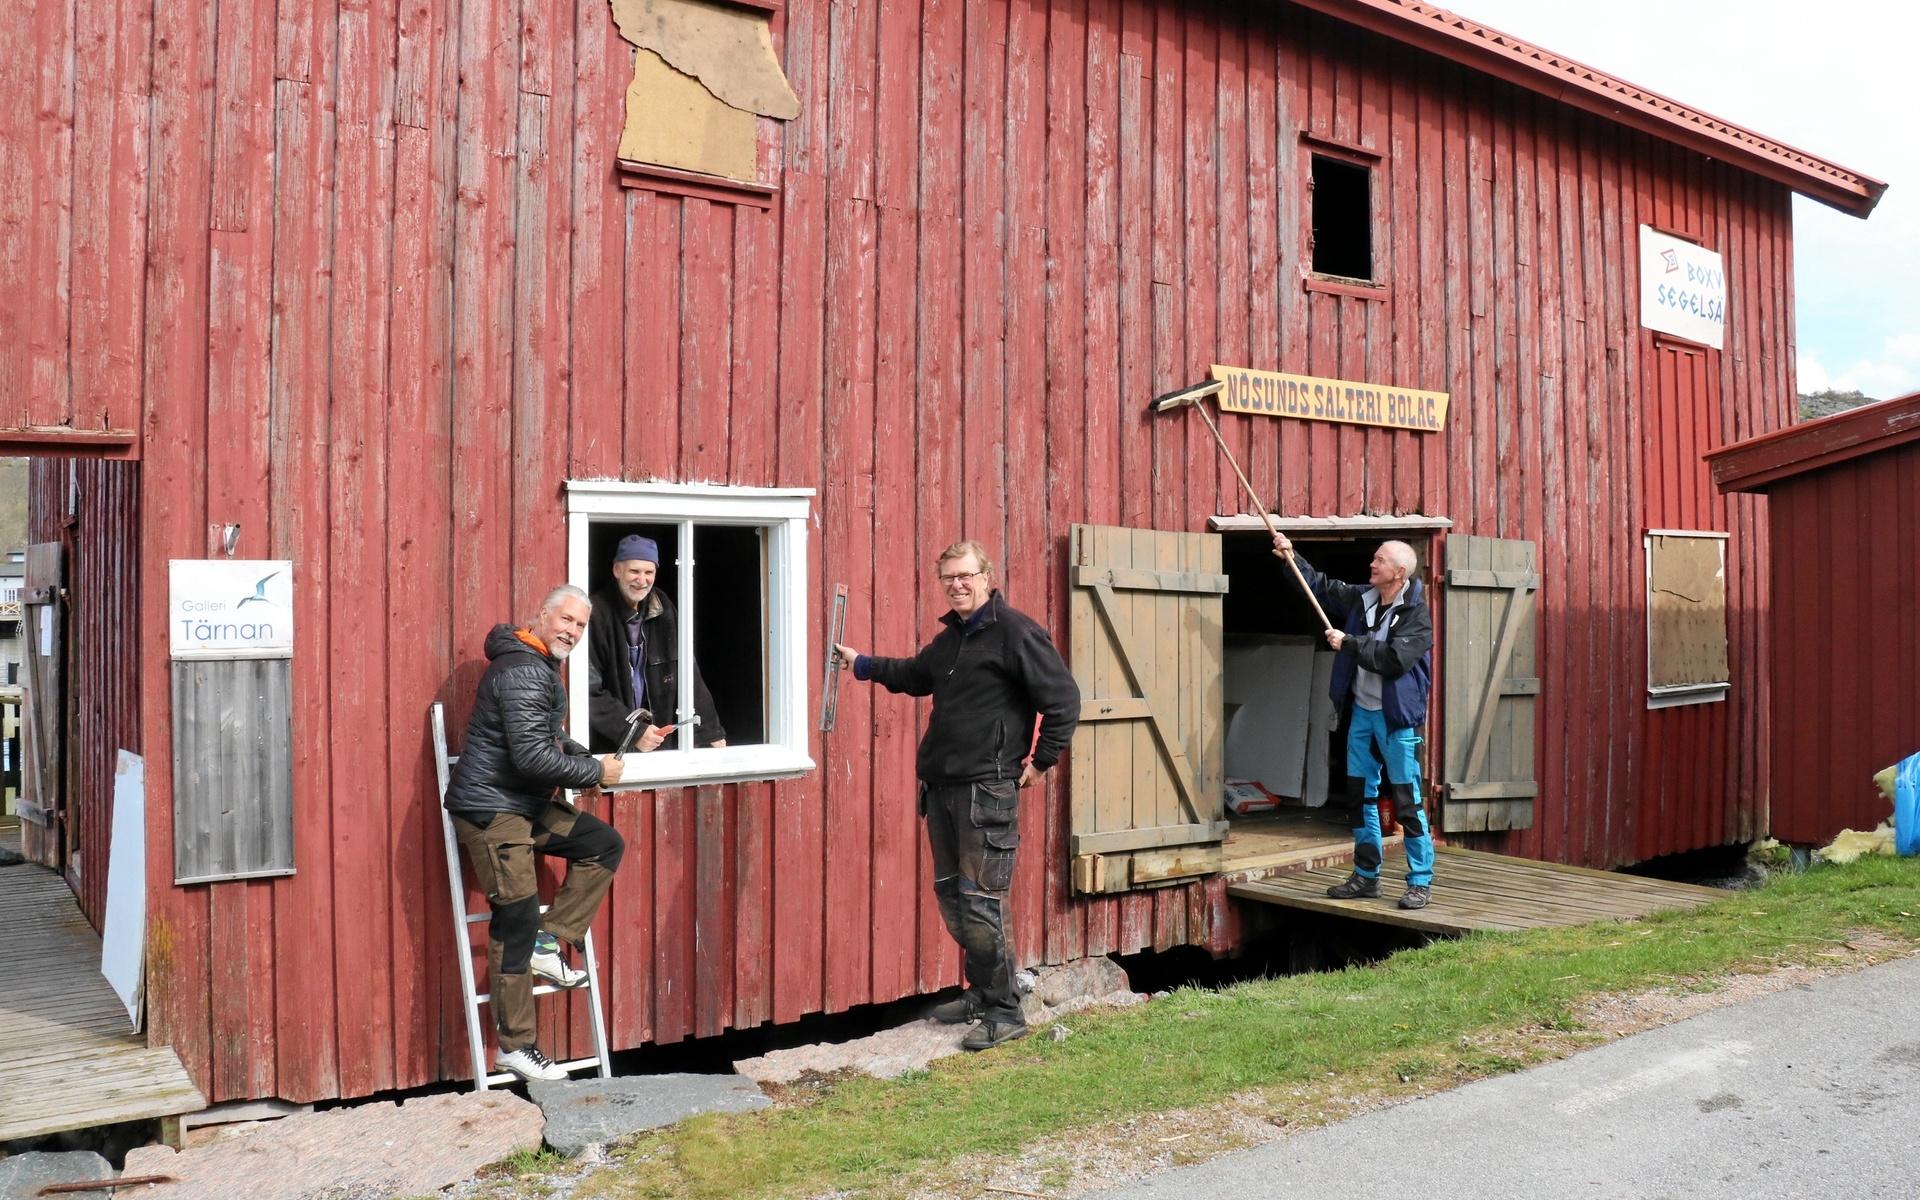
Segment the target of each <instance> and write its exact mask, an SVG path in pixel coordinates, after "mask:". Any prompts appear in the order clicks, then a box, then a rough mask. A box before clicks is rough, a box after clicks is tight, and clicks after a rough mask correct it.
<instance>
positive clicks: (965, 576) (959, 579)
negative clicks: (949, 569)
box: [938, 571, 986, 587]
mask: <svg viewBox="0 0 1920 1200" xmlns="http://www.w3.org/2000/svg"><path fill="white" fill-rule="evenodd" d="M985 574H986V572H985V571H957V572H955V573H954V574H952V575H941V576H938V578H939V580H940V583H941V586H943V587H952V586H953V585H954V584H956V583H965V582H967V581H968V580H969V579H975V578H978V577H979V576H981V575H985Z"/></svg>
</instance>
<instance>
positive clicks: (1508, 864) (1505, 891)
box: [1227, 846, 1727, 935]
mask: <svg viewBox="0 0 1920 1200" xmlns="http://www.w3.org/2000/svg"><path fill="white" fill-rule="evenodd" d="M1349 869H1350V868H1348V867H1347V866H1345V865H1344V864H1343V865H1341V866H1338V867H1321V868H1318V869H1315V870H1310V871H1299V872H1295V873H1293V874H1287V875H1276V876H1272V877H1270V878H1266V879H1250V880H1243V881H1240V882H1236V883H1230V884H1228V885H1227V894H1228V895H1231V896H1237V897H1239V898H1240V899H1242V900H1251V901H1257V902H1259V903H1262V904H1277V905H1280V906H1282V907H1285V908H1298V909H1305V910H1306V911H1308V912H1317V913H1326V914H1329V915H1332V916H1337V917H1349V918H1352V919H1354V920H1359V921H1376V922H1379V923H1380V924H1383V925H1398V926H1400V927H1402V928H1404V929H1417V930H1420V931H1422V932H1424V933H1433V934H1444V935H1453V934H1462V933H1469V932H1471V931H1473V930H1476V929H1538V928H1541V927H1544V926H1548V925H1584V924H1586V923H1587V922H1589V921H1609V920H1628V919H1632V918H1634V917H1644V916H1646V915H1648V914H1649V913H1654V912H1658V911H1660V910H1662V909H1669V908H1693V907H1695V906H1697V905H1701V904H1707V903H1710V902H1711V901H1714V900H1718V899H1722V898H1724V897H1725V896H1726V895H1727V893H1725V892H1723V891H1719V890H1717V889H1715V888H1705V887H1696V886H1694V885H1693V884H1690V883H1667V882H1665V881H1663V880H1659V879H1643V878H1641V877H1639V876H1637V875H1621V874H1618V873H1616V872H1613V871H1595V870H1591V869H1589V868H1587V867H1568V866H1562V865H1560V864H1558V863H1546V862H1536V861H1534V860H1532V859H1528V858H1509V857H1507V856H1506V855H1504V854H1486V853H1483V852H1481V851H1478V850H1463V849H1460V848H1458V847H1454V846H1442V847H1440V848H1439V850H1438V852H1437V853H1436V855H1435V861H1434V869H1433V902H1432V903H1431V904H1429V905H1428V906H1427V907H1426V908H1423V909H1420V910H1419V911H1417V912H1408V911H1406V910H1404V909H1402V908H1400V907H1398V905H1397V903H1396V902H1397V901H1398V900H1399V898H1400V893H1401V892H1402V891H1403V890H1405V885H1404V883H1403V882H1402V881H1403V880H1404V879H1405V878H1406V873H1407V857H1406V854H1405V853H1404V852H1402V851H1401V850H1400V849H1399V848H1398V847H1397V846H1390V847H1388V849H1387V861H1386V864H1385V866H1384V867H1383V868H1382V870H1381V872H1380V885H1381V886H1380V898H1379V899H1377V900H1333V899H1329V898H1328V896H1327V888H1328V887H1330V886H1332V885H1333V884H1336V883H1338V882H1340V881H1341V880H1342V879H1345V878H1346V877H1347V872H1348V870H1349Z"/></svg>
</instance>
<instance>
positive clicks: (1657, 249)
mask: <svg viewBox="0 0 1920 1200" xmlns="http://www.w3.org/2000/svg"><path fill="white" fill-rule="evenodd" d="M1640 323H1641V324H1642V325H1644V326H1646V327H1647V328H1648V329H1655V330H1658V331H1660V332H1661V333H1671V334H1673V335H1674V336H1676V337H1683V338H1686V339H1687V340H1688V341H1690V342H1699V343H1701V344H1702V345H1707V346H1712V347H1713V348H1714V349H1715V350H1719V349H1722V348H1723V347H1724V343H1725V342H1726V334H1727V271H1726V267H1725V266H1724V265H1723V264H1722V263H1721V261H1720V255H1719V254H1718V253H1717V252H1715V251H1712V250H1709V249H1707V248H1706V247H1704V246H1696V245H1694V244H1693V243H1692V242H1688V241H1683V240H1681V239H1680V238H1677V237H1669V236H1668V235H1666V234H1664V233H1660V232H1658V231H1656V230H1653V229H1650V228H1648V227H1647V226H1645V225H1642V226H1641V227H1640Z"/></svg>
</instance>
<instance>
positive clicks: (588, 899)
mask: <svg viewBox="0 0 1920 1200" xmlns="http://www.w3.org/2000/svg"><path fill="white" fill-rule="evenodd" d="M476 817H477V819H479V820H487V823H486V824H485V825H480V824H476V823H475V822H474V821H472V820H468V819H467V818H465V817H462V816H458V815H456V816H455V817H454V818H453V830H454V833H455V835H456V836H457V837H458V838H459V839H460V845H461V846H463V847H464V848H465V849H466V852H467V860H468V861H469V862H471V863H472V864H473V881H474V883H475V884H477V885H479V887H480V890H481V891H483V892H485V893H486V896H487V903H488V905H489V906H490V907H491V908H492V910H493V921H492V923H491V924H490V925H489V926H488V930H487V932H488V939H487V977H488V988H489V990H490V991H491V992H492V993H493V1025H494V1029H495V1031H496V1032H497V1034H498V1035H499V1039H500V1049H501V1050H502V1051H503V1052H504V1051H508V1050H518V1049H521V1048H522V1047H525V1046H530V1045H532V1044H533V1041H534V1015H533V978H532V976H531V975H530V974H529V969H528V963H529V961H530V960H531V959H532V957H533V939H534V935H535V934H536V933H538V932H539V931H540V930H542V929H545V930H546V931H547V932H549V933H551V934H553V936H555V937H557V938H559V939H561V940H562V941H567V942H572V943H573V944H574V945H576V946H578V945H579V944H580V943H581V940H582V939H583V938H585V937H586V934H587V926H588V925H590V924H591V923H592V922H593V916H594V913H596V912H598V911H599V909H600V901H601V900H603V899H604V898H605V897H606V894H607V888H608V887H610V886H612V884H613V872H614V870H615V869H616V868H617V867H618V866H619V865H620V856H621V853H622V852H623V851H624V849H625V844H624V843H623V842H622V840H621V838H620V835H619V833H618V832H616V831H615V830H614V829H613V827H612V826H610V825H608V824H607V823H606V822H605V821H602V820H601V819H600V818H598V817H596V816H593V815H592V814H591V813H583V812H576V811H575V810H573V809H572V808H569V807H567V806H566V805H563V804H549V805H547V807H546V809H545V810H544V811H542V812H541V814H540V815H539V817H537V818H535V819H533V820H528V819H527V818H526V817H522V816H518V815H516V814H514V813H495V814H493V816H492V818H491V819H490V820H488V819H487V818H485V817H480V816H478V815H477V814H476ZM536 853H538V854H547V855H552V856H554V857H556V858H564V859H566V860H567V861H568V864H569V865H568V867H567V877H566V879H565V880H564V881H563V882H562V883H561V885H560V889H559V890H558V891H557V892H555V893H554V896H553V903H552V904H551V905H550V906H548V908H547V911H546V913H545V915H544V916H543V915H542V914H541V912H540V891H539V882H538V880H537V879H536V877H535V875H534V861H533V860H534V855H535V854H536Z"/></svg>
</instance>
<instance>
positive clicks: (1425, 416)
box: [1212, 363, 1447, 433]
mask: <svg viewBox="0 0 1920 1200" xmlns="http://www.w3.org/2000/svg"><path fill="white" fill-rule="evenodd" d="M1212 376H1213V378H1214V379H1217V380H1219V381H1220V382H1221V383H1222V384H1224V385H1226V386H1224V387H1223V388H1221V389H1220V395H1219V402H1220V411H1221V412H1237V413H1252V414H1253V415H1255V416H1261V417H1295V418H1298V419H1301V420H1307V421H1338V422H1341V423H1343V424H1347V425H1379V426H1383V427H1385V428H1388V429H1412V430H1417V431H1419V432H1422V433H1438V432H1439V431H1440V430H1442V429H1444V428H1446V425H1447V393H1445V392H1426V391H1421V390H1419V389H1418V388H1405V387H1396V386H1394V385H1391V384H1378V383H1360V382H1358V381H1356V380H1351V379H1322V378H1319V377H1318V376H1314V375H1286V374H1282V373H1281V372H1279V371H1259V370H1255V369H1254V368H1252V367H1224V366H1221V365H1220V364H1219V363H1215V364H1214V365H1213V372H1212Z"/></svg>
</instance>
